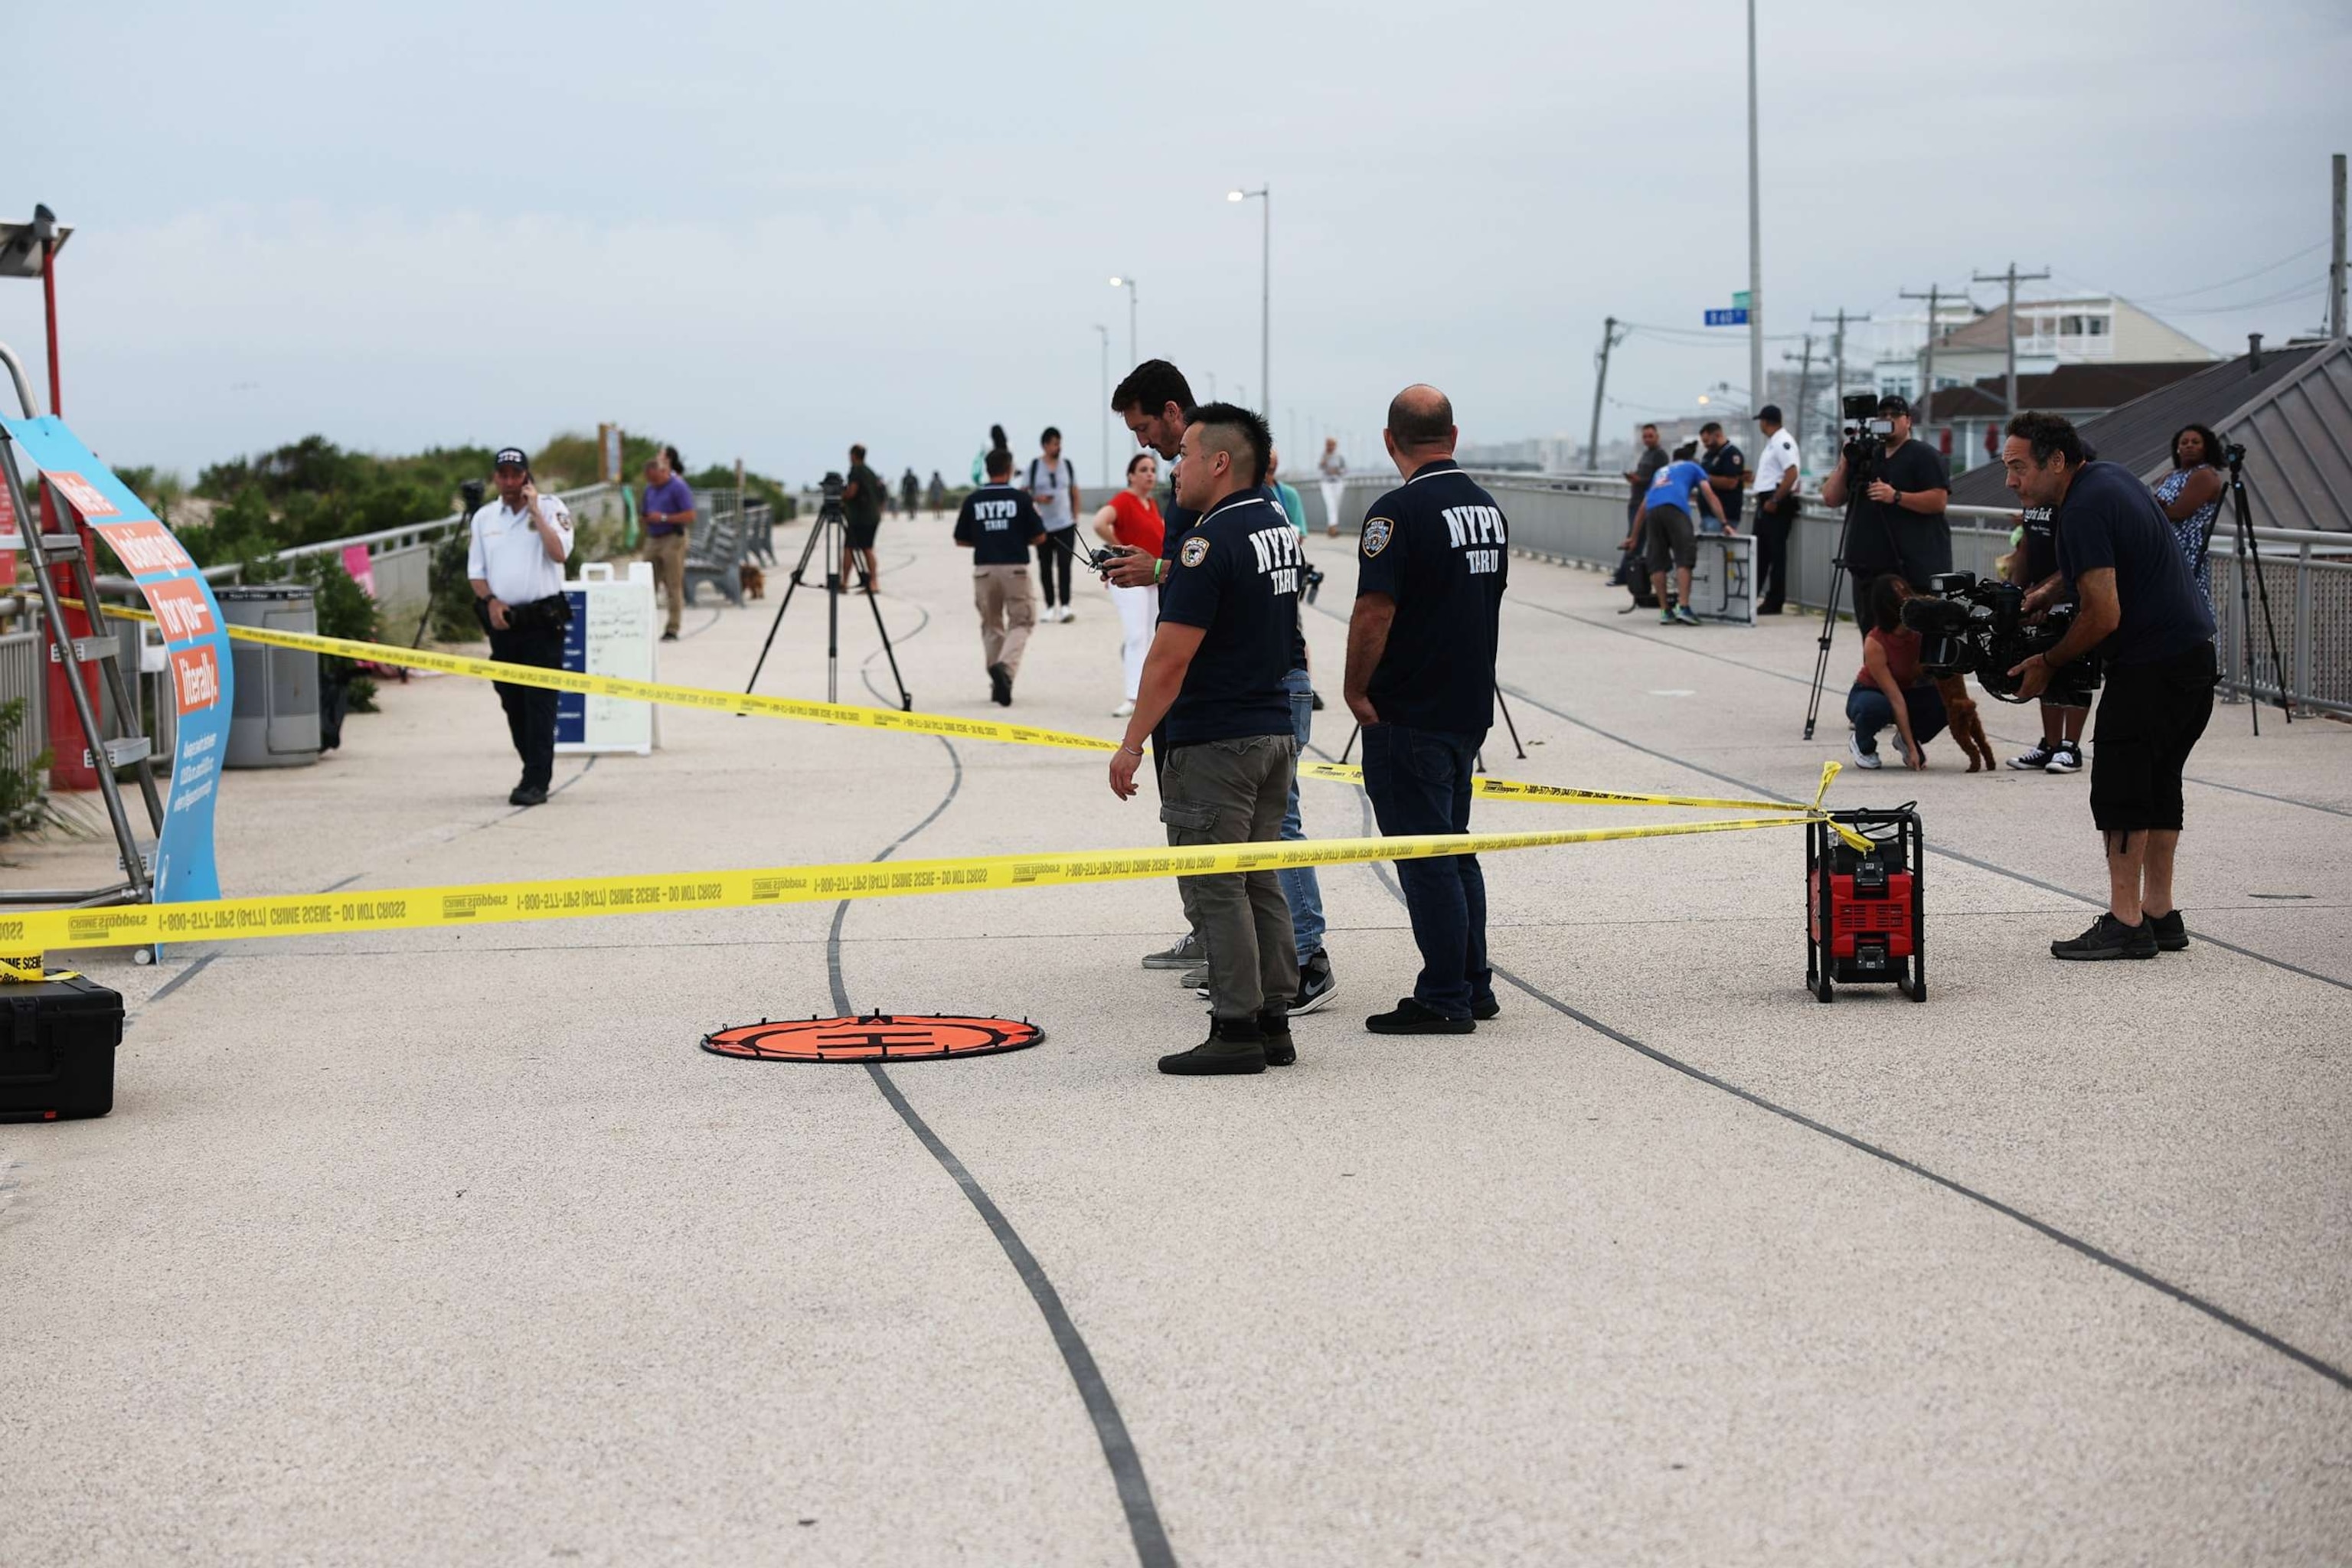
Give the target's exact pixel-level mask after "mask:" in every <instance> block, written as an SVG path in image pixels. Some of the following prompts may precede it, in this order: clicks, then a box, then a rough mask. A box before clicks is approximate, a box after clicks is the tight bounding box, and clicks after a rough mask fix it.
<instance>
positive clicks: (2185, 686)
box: [2001, 413, 2219, 959]
mask: <svg viewBox="0 0 2352 1568" xmlns="http://www.w3.org/2000/svg"><path fill="white" fill-rule="evenodd" d="M2001 466H2002V467H2003V468H2006V469H2007V470H2008V471H2009V488H2010V489H2012V490H2015V491H2016V492H2017V496H2018V499H2019V500H2021V501H2023V502H2024V503H2025V504H2026V505H2027V506H2029V507H2049V508H2050V509H2052V514H2053V515H2052V521H2053V524H2054V525H2055V528H2056V531H2057V546H2058V570H2059V572H2060V574H2061V575H2062V576H2063V578H2064V580H2065V583H2066V584H2067V586H2068V587H2069V588H2070V589H2071V590H2072V592H2073V595H2074V599H2075V602H2076V605H2077V608H2076V610H2075V613H2074V624H2073V625H2072V626H2069V627H2068V628H2067V631H2066V635H2065V636H2064V637H2063V638H2061V639H2060V640H2059V642H2058V643H2057V645H2056V646H2055V647H2052V648H2051V649H2050V650H2049V651H2048V652H2047V653H2042V654H2036V655H2034V656H2033V657H2032V658H2028V659H2026V660H2024V661H2023V662H2021V663H2020V664H2018V665H2017V666H2016V667H2015V668H2012V669H2011V671H2010V673H2011V675H2012V676H2014V677H2016V678H2017V680H2018V695H2020V696H2021V697H2036V696H2039V695H2041V693H2042V690H2043V689H2045V688H2046V687H2048V686H2049V685H2050V683H2051V681H2052V679H2053V674H2054V672H2055V671H2057V670H2059V669H2062V668H2064V667H2065V666H2067V665H2069V664H2072V663H2074V661H2076V660H2078V659H2082V658H2088V657H2089V656H2091V655H2093V654H2096V655H2098V656H2099V658H2100V659H2101V660H2102V662H2103V664H2104V665H2105V676H2106V689H2105V692H2104V693H2103V694H2102V695H2101V697H2100V699H2099V710H2098V716H2097V719H2096V721H2095V729H2094V730H2093V731H2092V735H2091V820H2092V822H2093V823H2094V824H2095V825H2096V826H2097V827H2098V829H2099V834H2100V837H2101V838H2102V840H2103V841H2104V843H2105V847H2106V859H2107V910H2106V912H2105V913H2104V914H2102V915H2101V916H2100V917H2099V918H2098V919H2097V920H2096V921H2093V922H2092V924H2091V929H2090V930H2088V931H2084V933H2083V934H2082V935H2081V936H2079V937H2075V938H2073V939H2071V940H2068V941H2063V942H2052V943H2051V944H2050V953H2051V956H2052V957H2053V958H2063V959H2107V958H2153V957H2155V956H2156V954H2157V952H2158V950H2162V951H2164V952H2179V950H2181V949H2182V948H2185V947H2187V946H2188V945H2189V931H2188V929H2187V927H2186V925H2185V924H2184V923H2183V921H2182V920H2181V918H2180V911H2179V909H2178V908H2176V907H2175V906H2174V904H2173V901H2172V868H2173V861H2174V858H2175V857H2176V855H2177V854H2178V853H2179V847H2180V828H2181V816H2182V803H2181V788H2180V785H2181V773H2182V771H2183V770H2184V769H2185V768H2186V767H2187V766H2188V763H2189V752H2190V751H2191V750H2192V749H2194V748H2195V746H2196V744H2197V742H2198V738H2199V737H2200V736H2201V735H2203V734H2204V732H2205V725H2206V721H2208V720H2210V718H2211V717H2212V715H2213V688H2214V686H2215V685H2216V684H2217V682H2218V679H2219V677H2218V674H2217V667H2216V665H2215V662H2214V657H2213V615H2212V612H2211V611H2210V610H2209V609H2207V608H2206V605H2205V601H2204V599H2203V597H2202V596H2201V595H2199V594H2198V592H2197V584H2196V581H2195V580H2194V579H2193V578H2192V577H2190V575H2189V563H2188V562H2187V561H2186V560H2185V559H2184V558H2183V557H2182V555H2181V553H2180V546H2179V542H2177V541H2176V540H2175V539H2174V538H2173V535H2172V525H2171V522H2170V521H2169V520H2168V519H2167V518H2166V517H2165V515H2164V509H2163V508H2162V507H2161V506H2159V505H2158V503H2157V500H2156V498H2155V497H2153V496H2151V495H2150V494H2148V492H2147V487H2145V486H2144V485H2142V484H2141V483H2140V482H2139V480H2138V479H2137V477H2136V476H2135V475H2134V474H2133V473H2132V472H2131V470H2129V469H2128V468H2123V467H2121V466H2119V465H2117V464H2115V463H2102V462H2086V461H2085V460H2084V455H2083V442H2082V437H2080V436H2078V435H2076V434H2075V431H2074V426H2073V425H2071V424H2070V423H2068V422H2067V421H2066V420H2064V419H2063V418H2061V417H2060V416H2057V415H2055V414H2036V413H2026V414H2021V415H2019V416H2017V417H2016V418H2014V419H2012V420H2011V421H2010V422H2009V439H2008V442H2007V443H2006V444H2005V445H2004V446H2003V447H2002V448H2001Z"/></svg>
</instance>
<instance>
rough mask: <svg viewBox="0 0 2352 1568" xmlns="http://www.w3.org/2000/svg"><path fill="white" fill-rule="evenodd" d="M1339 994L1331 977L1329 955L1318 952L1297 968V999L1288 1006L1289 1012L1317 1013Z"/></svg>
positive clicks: (1336, 985) (1337, 986) (1335, 982)
mask: <svg viewBox="0 0 2352 1568" xmlns="http://www.w3.org/2000/svg"><path fill="white" fill-rule="evenodd" d="M1338 996H1339V982H1338V981H1337V980H1334V979H1333V978H1332V977H1331V955H1330V954H1329V953H1328V952H1318V953H1317V954H1316V955H1315V956H1314V957H1312V958H1310V959H1308V960H1307V962H1306V963H1302V964H1300V965H1299V966H1298V999H1297V1001H1296V1002H1293V1003H1292V1004H1291V1005H1290V1010H1291V1011H1292V1012H1293V1013H1319V1012H1321V1011H1322V1010H1323V1009H1324V1008H1326V1007H1328V1006H1329V1005H1331V1004H1332V1002H1333V1001H1334V1000H1335V999H1336V998H1337V997H1338Z"/></svg>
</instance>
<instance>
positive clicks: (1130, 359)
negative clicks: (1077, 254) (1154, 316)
mask: <svg viewBox="0 0 2352 1568" xmlns="http://www.w3.org/2000/svg"><path fill="white" fill-rule="evenodd" d="M1110 286H1111V287H1112V288H1114V289H1126V290H1127V363H1128V368H1129V369H1130V370H1132V369H1133V368H1134V367H1135V366H1137V365H1139V364H1141V363H1143V361H1142V359H1141V358H1140V357H1139V356H1138V354H1137V353H1136V352H1135V279H1132V278H1113V279H1111V280H1110Z"/></svg>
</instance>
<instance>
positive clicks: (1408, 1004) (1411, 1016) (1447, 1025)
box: [1364, 996, 1477, 1035]
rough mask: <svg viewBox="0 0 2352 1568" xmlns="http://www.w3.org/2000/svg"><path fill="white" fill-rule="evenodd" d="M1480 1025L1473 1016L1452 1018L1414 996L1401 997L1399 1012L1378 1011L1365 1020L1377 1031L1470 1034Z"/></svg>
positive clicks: (1400, 1033) (1366, 1026) (1418, 1033)
mask: <svg viewBox="0 0 2352 1568" xmlns="http://www.w3.org/2000/svg"><path fill="white" fill-rule="evenodd" d="M1364 1027H1365V1028H1367V1029H1370V1031H1371V1032H1372V1033H1373V1034H1375V1035H1466V1034H1469V1033H1470V1032H1471V1031H1473V1030H1475V1028H1477V1024H1476V1023H1475V1021H1473V1020H1471V1019H1468V1018H1449V1017H1447V1016H1445V1015H1444V1014H1443V1013H1439V1012H1436V1011H1433V1009H1431V1008H1428V1007H1424V1006H1423V1005H1421V1004H1420V1003H1419V1002H1418V1001H1416V1000H1414V999H1413V998H1412V997H1411V996H1407V997H1404V998H1403V999H1402V1000H1401V1001H1399V1002H1398V1003H1397V1005H1396V1011H1395V1012H1393V1013H1375V1014H1373V1015H1372V1016H1370V1017H1369V1018H1367V1019H1365V1020H1364Z"/></svg>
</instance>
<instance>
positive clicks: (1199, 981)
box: [1176, 963, 1209, 996]
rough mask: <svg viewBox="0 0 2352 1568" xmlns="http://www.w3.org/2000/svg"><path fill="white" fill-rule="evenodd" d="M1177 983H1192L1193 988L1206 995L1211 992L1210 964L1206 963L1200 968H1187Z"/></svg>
mask: <svg viewBox="0 0 2352 1568" xmlns="http://www.w3.org/2000/svg"><path fill="white" fill-rule="evenodd" d="M1176 984H1179V985H1190V986H1191V987H1192V989H1193V990H1195V991H1197V992H1199V993H1200V994H1202V995H1203V996H1206V995H1207V994H1209V966H1208V965H1207V964H1205V963H1204V964H1202V965H1201V967H1200V968H1198V969H1188V970H1186V971H1185V972H1184V973H1183V974H1182V975H1181V977H1180V978H1179V979H1178V980H1177V982H1176Z"/></svg>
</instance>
